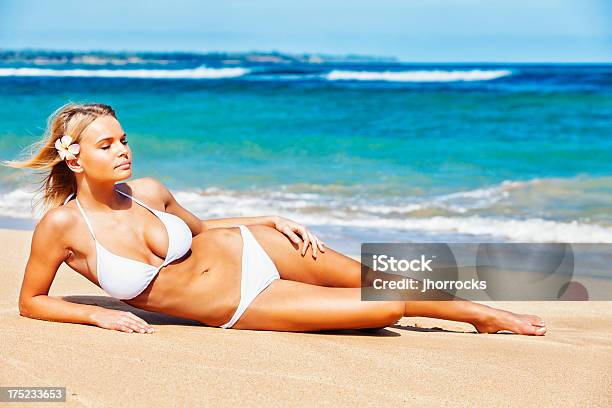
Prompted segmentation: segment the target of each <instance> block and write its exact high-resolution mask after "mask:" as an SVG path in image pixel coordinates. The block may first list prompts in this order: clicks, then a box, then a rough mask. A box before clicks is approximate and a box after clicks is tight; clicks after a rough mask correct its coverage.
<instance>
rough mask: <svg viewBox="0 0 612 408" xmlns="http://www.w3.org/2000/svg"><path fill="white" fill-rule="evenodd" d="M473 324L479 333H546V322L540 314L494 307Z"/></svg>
mask: <svg viewBox="0 0 612 408" xmlns="http://www.w3.org/2000/svg"><path fill="white" fill-rule="evenodd" d="M472 325H474V327H475V328H476V330H477V331H478V332H479V333H497V332H498V331H501V330H508V331H511V332H514V333H516V334H527V335H532V336H543V335H544V334H545V333H546V323H544V321H543V320H542V319H541V318H540V317H538V316H534V315H527V314H517V313H512V312H508V311H506V310H501V309H494V308H491V310H489V311H488V312H487V313H484V314H483V316H482V317H480V318H479V319H477V321H475V322H472Z"/></svg>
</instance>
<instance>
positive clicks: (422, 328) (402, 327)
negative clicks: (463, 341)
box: [391, 324, 478, 334]
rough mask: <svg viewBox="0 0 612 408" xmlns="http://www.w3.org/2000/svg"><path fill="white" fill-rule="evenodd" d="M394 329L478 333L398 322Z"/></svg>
mask: <svg viewBox="0 0 612 408" xmlns="http://www.w3.org/2000/svg"><path fill="white" fill-rule="evenodd" d="M391 327H393V328H394V329H400V330H406V331H411V332H424V333H462V334H465V333H478V332H476V331H471V332H466V331H461V330H449V329H443V328H441V327H419V326H402V325H400V324H394V325H393V326H391Z"/></svg>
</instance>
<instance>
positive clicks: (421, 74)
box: [325, 69, 512, 82]
mask: <svg viewBox="0 0 612 408" xmlns="http://www.w3.org/2000/svg"><path fill="white" fill-rule="evenodd" d="M508 75H512V71H510V70H506V69H498V70H480V69H473V70H469V71H461V70H453V71H444V70H423V71H343V70H333V71H331V72H329V73H328V74H326V75H325V78H326V79H327V80H329V81H338V80H353V81H392V82H455V81H489V80H491V79H497V78H501V77H504V76H508Z"/></svg>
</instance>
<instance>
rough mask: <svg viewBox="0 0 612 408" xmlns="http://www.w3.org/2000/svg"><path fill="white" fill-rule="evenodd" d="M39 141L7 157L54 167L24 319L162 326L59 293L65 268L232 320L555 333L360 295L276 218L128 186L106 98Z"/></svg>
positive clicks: (147, 302)
mask: <svg viewBox="0 0 612 408" xmlns="http://www.w3.org/2000/svg"><path fill="white" fill-rule="evenodd" d="M38 145H39V150H38V152H37V153H35V154H34V155H33V156H32V157H31V158H29V159H27V160H25V161H23V162H17V161H9V162H5V165H8V166H11V167H16V168H32V169H44V170H45V171H46V173H44V174H45V179H44V182H43V184H42V187H41V188H42V190H43V199H44V202H45V207H46V208H47V209H48V211H46V213H45V214H44V216H43V217H42V218H41V220H40V221H39V222H38V223H37V225H36V228H35V230H34V233H33V236H32V245H31V253H30V257H29V259H28V262H27V266H26V269H25V275H24V278H23V283H22V287H21V292H20V296H19V310H20V313H21V315H23V316H27V317H31V318H36V319H44V320H53V321H63V322H74V323H85V324H92V325H96V326H99V327H102V328H105V329H113V330H120V331H125V332H130V333H132V332H137V333H152V332H153V328H152V327H151V326H150V325H149V324H148V323H147V322H145V321H144V320H143V319H141V318H140V317H138V316H136V315H134V314H132V313H129V312H123V311H117V310H108V309H105V308H102V307H98V306H95V305H83V304H74V303H70V302H66V301H63V300H60V299H56V298H52V297H49V296H48V291H49V287H50V286H51V283H52V281H53V279H54V276H55V274H56V272H57V269H58V267H59V266H60V265H61V264H62V262H65V263H66V264H67V265H68V266H70V267H71V268H72V269H74V270H75V271H76V272H78V273H80V274H81V275H83V276H85V277H86V278H87V279H89V280H90V281H91V282H93V283H94V284H96V285H97V286H99V287H101V288H102V289H104V290H105V291H106V292H107V293H109V294H110V295H111V296H114V297H116V298H118V299H120V300H122V301H124V302H125V303H127V304H129V305H132V306H134V307H137V308H140V309H144V310H148V311H154V312H161V313H165V314H168V315H173V316H178V317H185V318H189V319H193V320H197V321H199V322H202V323H203V324H206V325H210V326H219V327H223V328H230V327H231V328H234V329H258V330H277V331H316V330H330V329H353V328H378V327H385V326H387V325H391V324H394V323H395V322H396V321H397V320H399V319H400V318H401V317H403V316H426V317H433V318H440V319H448V320H456V321H463V322H468V323H471V324H472V325H474V326H475V328H476V329H477V331H478V332H487V333H495V332H497V331H500V330H509V331H513V332H515V333H519V334H530V335H543V334H544V333H545V332H546V327H545V325H544V322H543V321H542V320H541V319H540V318H539V317H537V316H532V315H519V314H514V313H511V312H507V311H503V310H499V309H494V308H491V307H488V306H484V305H480V304H477V303H473V302H469V301H463V300H461V301H452V302H444V301H372V302H364V301H361V300H360V290H361V289H360V287H361V265H360V263H359V262H357V261H355V260H353V259H351V258H349V257H346V256H344V255H342V254H340V253H338V252H336V251H334V250H332V249H330V248H325V247H324V245H323V243H322V242H321V241H320V240H319V239H318V238H317V237H316V236H314V235H313V234H312V233H311V232H310V231H309V230H308V229H307V228H305V227H304V226H302V225H300V224H297V223H295V222H293V221H290V220H288V219H285V218H283V217H279V216H264V217H242V218H226V219H214V220H200V219H198V218H197V217H196V216H195V215H193V214H192V213H191V212H189V211H188V210H187V209H185V208H183V207H182V206H181V205H180V204H179V203H178V202H177V201H176V200H175V199H174V197H173V196H172V194H171V193H170V191H169V190H168V189H167V188H166V187H165V186H164V185H163V184H162V183H160V182H158V181H157V180H155V179H153V178H150V177H145V178H141V179H136V180H131V181H128V182H125V183H117V182H118V181H121V180H125V179H128V178H130V177H131V174H132V168H131V160H132V152H131V150H130V148H129V146H128V142H127V139H126V135H125V133H124V131H123V129H122V128H121V125H120V123H119V122H118V120H117V118H116V115H115V112H114V110H113V109H112V108H111V107H110V106H108V105H104V104H73V103H70V104H67V105H65V106H63V107H61V108H60V109H59V110H57V111H56V112H55V113H54V114H53V115H52V116H51V117H50V119H49V123H48V129H47V133H46V136H45V138H43V139H42V140H41V141H40V142H38ZM298 235H299V236H298ZM308 251H310V254H308Z"/></svg>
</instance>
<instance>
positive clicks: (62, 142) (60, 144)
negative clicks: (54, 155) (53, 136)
mask: <svg viewBox="0 0 612 408" xmlns="http://www.w3.org/2000/svg"><path fill="white" fill-rule="evenodd" d="M71 143H72V137H70V136H68V135H64V136H62V137H61V138H59V139H57V140H56V141H55V148H56V149H57V152H58V153H59V155H60V157H61V159H62V160H64V159H68V160H72V159H76V156H75V155H77V154H79V151H80V150H81V146H80V145H79V144H78V143H72V144H71Z"/></svg>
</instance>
